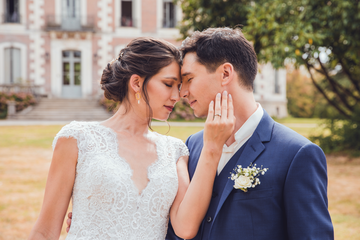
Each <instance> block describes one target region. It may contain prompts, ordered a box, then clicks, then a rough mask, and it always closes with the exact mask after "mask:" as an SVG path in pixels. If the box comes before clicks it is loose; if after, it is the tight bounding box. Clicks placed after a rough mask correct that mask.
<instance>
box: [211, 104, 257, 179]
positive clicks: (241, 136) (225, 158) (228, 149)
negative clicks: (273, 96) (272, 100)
mask: <svg viewBox="0 0 360 240" xmlns="http://www.w3.org/2000/svg"><path fill="white" fill-rule="evenodd" d="M257 106H258V107H257V109H256V111H255V112H254V113H253V114H252V115H251V116H250V117H249V118H248V119H247V120H246V122H245V123H244V124H243V125H242V126H241V127H240V129H239V130H238V131H237V132H236V133H235V142H233V143H232V144H231V145H230V146H227V145H226V144H224V146H223V152H222V154H221V158H220V161H219V164H218V168H217V174H218V175H219V174H220V172H221V171H222V169H223V168H224V167H225V165H226V164H227V163H228V162H229V160H230V159H231V157H232V156H234V154H235V153H236V152H237V151H238V150H239V149H240V148H241V147H242V146H243V145H244V143H245V142H246V141H247V140H248V139H249V138H250V137H251V136H252V135H253V133H254V132H255V129H256V128H257V126H258V125H259V123H260V120H261V118H262V117H263V115H264V110H263V108H262V107H261V105H260V103H257Z"/></svg>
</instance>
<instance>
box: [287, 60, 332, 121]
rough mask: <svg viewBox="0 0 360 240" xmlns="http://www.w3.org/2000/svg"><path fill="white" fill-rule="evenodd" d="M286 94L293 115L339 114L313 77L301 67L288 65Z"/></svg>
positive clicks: (319, 116) (322, 115)
mask: <svg viewBox="0 0 360 240" xmlns="http://www.w3.org/2000/svg"><path fill="white" fill-rule="evenodd" d="M286 95H287V99H288V104H287V106H288V112H289V114H290V115H291V116H293V117H300V118H314V117H315V118H329V117H333V116H335V115H337V112H336V110H335V109H334V108H333V107H332V106H330V105H329V104H328V103H327V101H326V99H325V98H324V97H323V96H322V95H321V94H320V93H319V92H318V91H317V90H316V88H315V87H314V85H313V84H312V82H311V79H310V78H309V77H308V76H306V75H305V74H304V71H301V70H300V69H293V68H292V67H290V66H288V67H287V76H286Z"/></svg>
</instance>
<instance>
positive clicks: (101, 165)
mask: <svg viewBox="0 0 360 240" xmlns="http://www.w3.org/2000/svg"><path fill="white" fill-rule="evenodd" d="M149 135H150V137H149V138H150V139H151V140H153V141H154V142H155V144H156V149H157V155H158V159H157V160H156V162H154V163H153V164H152V165H150V166H149V168H148V179H149V183H148V185H147V186H146V188H145V189H144V190H143V191H142V192H141V194H139V192H138V189H137V187H136V186H135V185H134V182H133V181H132V179H131V176H132V169H131V168H130V166H129V164H128V163H127V162H126V161H125V160H124V159H122V158H121V157H120V156H119V154H118V144H117V135H116V133H115V132H114V131H113V130H112V129H110V128H107V127H105V126H103V125H101V124H99V123H98V122H75V121H74V122H71V123H70V124H68V125H66V126H64V127H63V128H62V129H61V130H60V132H59V133H58V134H57V135H56V137H55V139H54V142H53V148H55V145H56V142H57V140H58V139H59V138H61V137H73V138H75V139H76V140H77V145H78V149H79V152H78V160H77V165H76V178H75V184H74V187H73V193H72V204H73V209H72V212H73V217H72V222H71V228H70V231H69V233H68V236H67V238H66V239H67V240H71V239H77V240H80V239H83V240H85V239H86V240H90V239H97V240H106V239H111V240H115V239H116V240H118V239H123V240H129V239H146V240H148V239H149V240H150V239H154V240H161V239H165V236H166V232H167V225H168V220H169V209H170V207H171V205H172V203H173V200H174V198H175V196H176V193H177V189H178V178H177V172H176V161H177V160H178V159H179V157H181V156H188V154H189V152H188V149H187V147H186V146H185V144H184V143H183V142H182V141H181V140H179V139H176V138H173V137H169V136H164V135H160V134H157V133H153V132H150V133H149Z"/></svg>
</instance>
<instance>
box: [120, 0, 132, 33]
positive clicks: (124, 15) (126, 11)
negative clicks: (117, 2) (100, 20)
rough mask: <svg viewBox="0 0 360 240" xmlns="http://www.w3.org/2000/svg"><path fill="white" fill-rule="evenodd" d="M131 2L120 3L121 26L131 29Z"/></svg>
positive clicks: (126, 0) (124, 0) (129, 0)
mask: <svg viewBox="0 0 360 240" xmlns="http://www.w3.org/2000/svg"><path fill="white" fill-rule="evenodd" d="M132 11H133V2H132V1H131V0H122V1H121V26H122V27H133V26H134V23H133V14H132Z"/></svg>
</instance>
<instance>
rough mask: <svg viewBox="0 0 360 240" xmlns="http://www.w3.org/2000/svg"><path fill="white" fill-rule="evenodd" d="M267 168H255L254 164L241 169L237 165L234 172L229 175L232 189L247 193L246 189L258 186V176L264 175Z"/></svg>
mask: <svg viewBox="0 0 360 240" xmlns="http://www.w3.org/2000/svg"><path fill="white" fill-rule="evenodd" d="M267 170H269V169H268V168H263V167H262V166H261V168H257V167H256V164H254V165H252V163H250V165H249V166H248V167H247V168H243V167H241V165H238V166H237V167H236V168H235V169H234V171H235V173H231V180H233V181H234V188H235V189H241V190H243V191H244V192H247V191H248V188H254V187H255V186H256V185H259V184H260V180H259V176H260V175H264V174H265V173H266V171H267Z"/></svg>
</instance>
